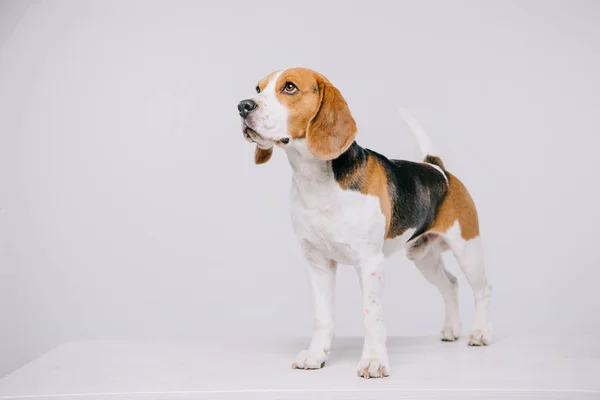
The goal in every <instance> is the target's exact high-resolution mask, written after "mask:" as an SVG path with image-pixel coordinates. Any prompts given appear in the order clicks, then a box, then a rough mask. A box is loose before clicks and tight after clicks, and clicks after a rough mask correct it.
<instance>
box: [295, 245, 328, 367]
mask: <svg viewBox="0 0 600 400" xmlns="http://www.w3.org/2000/svg"><path fill="white" fill-rule="evenodd" d="M302 247H303V250H304V255H305V257H306V260H307V261H308V279H309V281H310V286H311V290H312V297H313V307H314V328H313V329H314V330H313V336H312V339H311V341H310V346H309V347H308V350H302V351H301V352H300V353H298V355H297V356H296V361H295V362H294V364H292V368H297V369H318V368H322V367H323V366H324V365H325V362H326V361H327V357H328V356H329V349H330V347H331V341H332V340H333V336H334V322H333V299H334V295H335V273H336V269H337V268H336V267H337V266H336V263H335V262H333V261H332V260H330V259H328V258H326V257H324V256H323V255H321V254H320V253H319V252H318V251H316V250H315V249H314V248H312V246H310V245H308V244H306V243H303V246H302Z"/></svg>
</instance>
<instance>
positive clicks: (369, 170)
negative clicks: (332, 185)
mask: <svg viewBox="0 0 600 400" xmlns="http://www.w3.org/2000/svg"><path fill="white" fill-rule="evenodd" d="M338 184H339V185H340V187H341V188H342V189H352V190H358V191H360V192H361V193H362V194H368V195H371V196H375V197H378V198H379V206H380V207H381V212H382V213H383V215H384V216H385V238H386V239H387V238H389V237H390V236H388V234H389V233H390V232H389V229H390V224H391V221H392V200H391V198H390V193H389V189H388V178H387V174H386V172H385V168H384V167H383V165H381V161H379V159H377V158H376V157H373V156H372V155H368V156H367V161H366V163H360V164H357V165H356V167H355V169H354V171H352V172H351V173H349V174H347V175H346V176H344V178H343V179H341V180H339V181H338Z"/></svg>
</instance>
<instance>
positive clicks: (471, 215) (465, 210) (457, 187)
mask: <svg viewBox="0 0 600 400" xmlns="http://www.w3.org/2000/svg"><path fill="white" fill-rule="evenodd" d="M446 175H447V176H448V183H449V187H448V194H447V195H446V198H445V199H444V202H443V203H442V205H441V206H440V209H439V211H438V213H437V216H436V218H435V221H433V224H432V225H431V228H430V229H429V230H430V231H433V232H441V233H444V232H446V231H447V230H448V229H450V227H451V226H452V225H454V222H455V221H458V223H459V224H460V231H461V236H462V237H463V239H465V240H469V239H473V238H475V237H477V236H479V219H478V217H477V209H476V208H475V203H473V199H472V198H471V195H470V194H469V192H468V191H467V188H465V185H463V183H462V182H461V181H460V180H458V178H456V177H455V176H454V175H452V174H450V173H449V172H446Z"/></svg>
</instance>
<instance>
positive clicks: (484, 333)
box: [469, 328, 492, 346]
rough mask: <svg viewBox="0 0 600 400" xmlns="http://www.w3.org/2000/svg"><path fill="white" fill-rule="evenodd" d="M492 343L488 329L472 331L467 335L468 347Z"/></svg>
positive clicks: (490, 332) (490, 331)
mask: <svg viewBox="0 0 600 400" xmlns="http://www.w3.org/2000/svg"><path fill="white" fill-rule="evenodd" d="M491 342H492V330H491V329H490V328H484V329H474V330H473V332H471V334H470V335H469V346H487V345H489V344H490V343H491Z"/></svg>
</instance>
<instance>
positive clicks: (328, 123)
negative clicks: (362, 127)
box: [306, 77, 356, 160]
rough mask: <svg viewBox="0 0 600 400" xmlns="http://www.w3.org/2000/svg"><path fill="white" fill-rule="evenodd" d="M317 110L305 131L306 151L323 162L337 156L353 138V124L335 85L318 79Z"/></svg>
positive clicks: (354, 132) (354, 129) (354, 135)
mask: <svg viewBox="0 0 600 400" xmlns="http://www.w3.org/2000/svg"><path fill="white" fill-rule="evenodd" d="M319 94H320V95H321V104H320V107H319V110H318V111H317V113H316V114H315V116H314V117H313V118H312V120H311V121H310V122H309V124H308V127H307V129H306V141H307V144H308V149H309V150H310V151H311V152H312V153H313V154H314V155H315V156H317V157H319V158H320V159H322V160H333V159H334V158H337V157H339V155H340V154H342V153H343V152H344V151H345V150H346V149H347V148H348V146H350V144H352V142H353V141H354V138H355V137H356V122H355V121H354V118H352V114H350V109H349V108H348V104H347V103H346V100H344V98H343V97H342V94H341V93H340V91H339V90H337V88H336V87H335V86H333V85H332V84H331V83H329V81H328V80H327V79H325V78H324V77H320V82H319Z"/></svg>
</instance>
